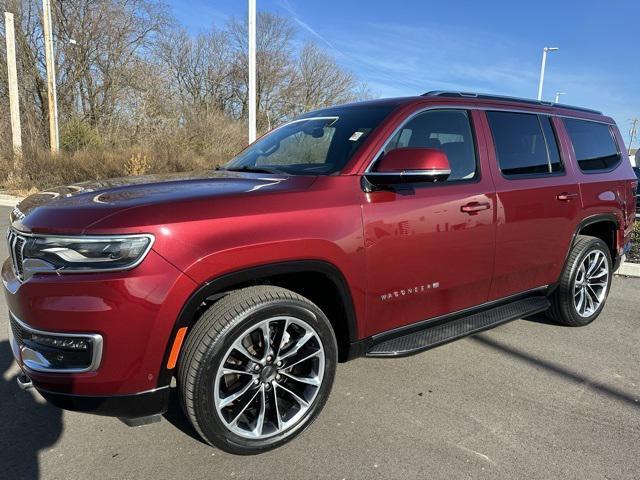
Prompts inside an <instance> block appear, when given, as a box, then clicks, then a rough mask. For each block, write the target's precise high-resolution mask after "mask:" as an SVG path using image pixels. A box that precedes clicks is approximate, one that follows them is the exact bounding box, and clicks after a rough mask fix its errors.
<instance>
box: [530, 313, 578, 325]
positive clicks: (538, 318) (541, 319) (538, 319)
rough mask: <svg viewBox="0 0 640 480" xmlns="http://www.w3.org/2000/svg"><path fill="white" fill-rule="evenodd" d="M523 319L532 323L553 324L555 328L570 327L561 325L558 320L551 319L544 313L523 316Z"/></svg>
mask: <svg viewBox="0 0 640 480" xmlns="http://www.w3.org/2000/svg"><path fill="white" fill-rule="evenodd" d="M523 320H527V321H529V322H533V323H542V324H544V325H553V326H554V327H557V328H563V327H564V328H571V327H567V326H565V325H561V324H559V323H558V322H554V321H553V320H551V319H550V318H549V317H547V316H546V315H545V314H544V313H536V314H535V315H531V316H529V317H525V318H524V319H523Z"/></svg>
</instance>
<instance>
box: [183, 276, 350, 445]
mask: <svg viewBox="0 0 640 480" xmlns="http://www.w3.org/2000/svg"><path fill="white" fill-rule="evenodd" d="M266 332H268V338H269V340H268V342H267V341H265V340H264V339H265V336H266ZM267 345H268V347H266V346H267ZM296 347H297V348H296ZM269 352H271V355H269ZM292 352H293V353H292ZM306 356H308V358H306V359H305V357H306ZM337 358H338V348H337V343H336V339H335V336H334V333H333V329H332V328H331V325H330V323H329V320H328V319H327V317H326V316H325V315H324V313H323V312H322V311H321V310H320V309H319V308H318V307H317V306H316V305H315V304H313V303H312V302H311V301H309V300H308V299H306V298H304V297H302V296H300V295H298V294H296V293H294V292H292V291H290V290H286V289H284V288H280V287H274V286H254V287H248V288H243V289H240V290H235V291H233V292H231V293H230V294H228V295H226V296H225V297H223V298H222V299H220V300H219V301H217V302H216V303H215V304H213V305H212V306H211V307H210V308H209V309H208V310H206V311H205V312H204V313H203V315H202V316H201V317H200V319H199V320H198V321H197V322H196V324H195V325H194V326H193V327H192V329H191V332H190V333H189V335H188V337H187V339H186V341H185V345H184V349H183V353H182V355H181V358H180V362H179V366H178V387H179V391H180V399H181V403H182V407H183V410H184V411H185V413H186V415H187V416H188V418H189V420H190V421H191V423H192V425H193V427H194V428H195V429H196V431H197V432H198V433H199V434H200V436H202V438H203V439H204V440H205V441H206V442H207V443H209V444H210V445H212V446H215V447H218V448H220V449H221V450H224V451H226V452H230V453H234V454H243V455H251V454H257V453H262V452H266V451H268V450H271V449H274V448H277V447H279V446H281V445H283V444H285V443H287V442H289V441H291V440H292V439H293V438H294V437H296V436H297V435H299V434H300V433H301V432H302V431H304V430H305V429H306V428H307V427H308V426H309V425H310V424H311V423H312V422H313V421H314V420H315V418H316V417H317V416H318V414H319V413H320V411H321V410H322V408H323V407H324V405H325V403H326V401H327V398H328V396H329V393H330V391H331V387H332V385H333V379H334V375H335V370H336V363H337ZM301 359H302V360H301ZM278 362H279V364H278ZM278 365H280V366H278ZM316 384H317V385H316ZM252 395H254V396H252ZM236 397H237V399H236V400H234V398H236ZM305 404H306V406H305ZM238 412H240V413H238Z"/></svg>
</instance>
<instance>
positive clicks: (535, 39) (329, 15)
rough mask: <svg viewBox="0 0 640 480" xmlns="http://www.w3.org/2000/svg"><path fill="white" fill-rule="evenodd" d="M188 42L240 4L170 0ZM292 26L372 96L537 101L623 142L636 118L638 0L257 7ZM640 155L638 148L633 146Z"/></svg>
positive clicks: (381, 0) (277, 1)
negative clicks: (615, 129) (598, 115)
mask: <svg viewBox="0 0 640 480" xmlns="http://www.w3.org/2000/svg"><path fill="white" fill-rule="evenodd" d="M168 3H169V5H170V6H171V8H172V9H173V13H174V15H175V16H176V17H177V18H178V20H179V21H180V22H181V23H182V24H184V25H185V26H187V28H188V29H189V30H190V31H192V32H197V31H198V30H201V29H205V28H208V27H210V26H211V25H212V24H215V25H218V26H221V25H223V24H224V23H225V21H226V20H227V18H228V17H229V16H238V17H244V16H245V15H246V6H247V2H246V0H217V1H212V0H209V1H206V0H189V1H183V0H169V2H168ZM257 3H258V10H266V11H270V12H274V13H278V14H281V15H285V16H288V17H289V18H291V20H292V21H293V22H295V24H296V25H297V26H298V27H299V33H298V39H297V40H298V41H300V42H304V41H307V40H314V41H316V42H317V43H318V44H319V45H320V46H322V47H323V48H324V49H325V50H327V51H328V52H329V53H331V54H333V55H334V56H335V58H336V59H337V61H338V62H339V63H340V64H342V65H343V66H344V67H345V68H347V69H349V70H351V71H352V72H353V73H354V74H356V75H357V76H358V77H359V78H360V79H361V80H363V81H365V82H367V83H368V84H369V86H370V87H371V89H372V90H373V92H374V94H375V96H379V97H389V96H401V95H414V94H419V93H423V92H425V91H428V90H465V91H479V92H486V93H497V94H504V95H515V96H523V97H530V98H534V97H535V96H536V94H537V88H538V77H539V73H540V60H541V55H542V48H543V47H544V46H552V47H560V50H559V51H558V52H553V53H551V54H549V57H548V61H547V70H546V77H545V85H544V93H543V98H544V99H546V100H553V99H554V98H555V93H556V92H558V91H560V92H565V93H566V94H565V95H563V96H562V97H561V102H564V103H568V104H574V105H581V106H586V107H591V108H596V109H600V110H602V111H604V112H605V113H606V114H608V115H611V116H613V117H614V118H615V119H616V121H617V122H618V125H619V126H620V128H621V130H622V133H623V136H624V137H625V141H627V142H628V131H629V123H628V119H629V118H631V117H640V1H639V0H582V1H579V0H567V1H562V0H555V1H547V0H537V1H531V0H529V1H518V0H511V1H503V0H483V1H480V0H476V1H468V0H456V1H438V2H436V1H434V0H422V1H421V0H395V1H389V0H323V1H310V0H257ZM635 146H637V142H636V145H635Z"/></svg>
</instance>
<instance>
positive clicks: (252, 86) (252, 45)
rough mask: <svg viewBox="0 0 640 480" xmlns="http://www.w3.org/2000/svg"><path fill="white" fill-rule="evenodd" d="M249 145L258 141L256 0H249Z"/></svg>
mask: <svg viewBox="0 0 640 480" xmlns="http://www.w3.org/2000/svg"><path fill="white" fill-rule="evenodd" d="M248 20H249V21H248V26H249V143H253V142H254V141H255V139H256V117H257V115H256V113H257V112H256V110H257V103H256V0H249V19H248Z"/></svg>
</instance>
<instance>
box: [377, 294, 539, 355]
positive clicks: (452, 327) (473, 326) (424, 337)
mask: <svg viewBox="0 0 640 480" xmlns="http://www.w3.org/2000/svg"><path fill="white" fill-rule="evenodd" d="M549 306H550V304H549V300H548V299H547V297H544V296H535V297H528V298H525V299H522V300H518V301H514V302H511V303H507V304H504V305H501V306H499V307H494V308H491V309H488V310H483V311H481V312H478V313H473V314H470V315H467V316H463V317H457V318H455V319H453V320H446V321H444V320H443V321H434V323H432V324H427V325H426V326H425V327H424V328H422V329H421V330H418V331H413V332H411V333H405V334H400V335H399V336H396V337H393V338H389V336H388V335H385V338H387V340H385V339H384V338H382V339H380V340H379V341H376V340H375V338H374V339H373V341H372V344H371V346H370V347H369V349H368V350H367V353H366V356H367V357H402V356H406V355H412V354H414V353H418V352H422V351H424V350H428V349H430V348H434V347H437V346H439V345H443V344H445V343H448V342H451V341H453V340H457V339H458V338H462V337H466V336H467V335H471V334H472V333H477V332H480V331H482V330H487V329H489V328H493V327H496V326H498V325H501V324H503V323H506V322H510V321H512V320H517V319H519V318H522V317H527V316H529V315H534V314H536V313H540V312H543V311H545V310H547V309H548V308H549Z"/></svg>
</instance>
